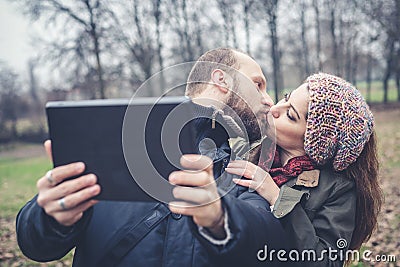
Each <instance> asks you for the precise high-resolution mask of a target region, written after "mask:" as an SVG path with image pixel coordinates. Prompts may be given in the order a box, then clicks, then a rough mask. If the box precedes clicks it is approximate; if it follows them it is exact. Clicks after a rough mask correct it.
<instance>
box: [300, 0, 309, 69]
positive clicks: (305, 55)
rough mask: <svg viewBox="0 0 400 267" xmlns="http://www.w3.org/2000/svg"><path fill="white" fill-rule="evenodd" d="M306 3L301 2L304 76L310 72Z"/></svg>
mask: <svg viewBox="0 0 400 267" xmlns="http://www.w3.org/2000/svg"><path fill="white" fill-rule="evenodd" d="M305 13H306V4H305V2H304V0H303V1H302V2H301V42H302V44H303V62H304V71H305V75H304V77H307V76H308V75H309V74H310V63H309V52H308V43H307V38H306V30H307V26H306V20H305Z"/></svg>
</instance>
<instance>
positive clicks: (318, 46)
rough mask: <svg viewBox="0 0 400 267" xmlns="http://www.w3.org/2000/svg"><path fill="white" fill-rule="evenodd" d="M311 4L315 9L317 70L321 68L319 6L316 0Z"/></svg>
mask: <svg viewBox="0 0 400 267" xmlns="http://www.w3.org/2000/svg"><path fill="white" fill-rule="evenodd" d="M313 6H314V11H315V20H316V24H315V28H316V31H315V32H316V39H317V40H316V41H317V62H318V71H322V70H323V65H322V60H321V26H320V23H321V21H320V17H319V6H318V0H313Z"/></svg>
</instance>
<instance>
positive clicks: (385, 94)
mask: <svg viewBox="0 0 400 267" xmlns="http://www.w3.org/2000/svg"><path fill="white" fill-rule="evenodd" d="M387 42H388V53H387V54H386V69H385V74H384V76H383V103H387V102H388V90H389V79H390V75H391V74H392V62H393V52H394V40H393V39H392V38H391V37H388V40H387Z"/></svg>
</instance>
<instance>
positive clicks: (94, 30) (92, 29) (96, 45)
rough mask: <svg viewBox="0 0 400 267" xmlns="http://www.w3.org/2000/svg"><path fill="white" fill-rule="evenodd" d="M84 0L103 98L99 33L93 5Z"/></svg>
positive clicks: (103, 96) (103, 86)
mask: <svg viewBox="0 0 400 267" xmlns="http://www.w3.org/2000/svg"><path fill="white" fill-rule="evenodd" d="M85 2H86V6H87V8H88V11H89V16H90V35H91V36H92V40H93V45H94V53H95V56H96V64H97V68H96V71H97V75H98V78H99V89H100V98H102V99H104V98H106V95H105V85H104V77H103V66H102V62H101V58H100V46H99V35H98V33H97V28H96V23H95V22H94V20H95V19H94V16H95V15H94V14H93V7H92V6H91V5H90V1H85Z"/></svg>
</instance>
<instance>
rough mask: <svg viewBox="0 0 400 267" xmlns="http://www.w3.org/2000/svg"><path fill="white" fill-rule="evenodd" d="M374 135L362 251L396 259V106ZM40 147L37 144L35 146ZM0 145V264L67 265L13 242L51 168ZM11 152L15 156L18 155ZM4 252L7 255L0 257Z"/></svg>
mask: <svg viewBox="0 0 400 267" xmlns="http://www.w3.org/2000/svg"><path fill="white" fill-rule="evenodd" d="M374 115H375V119H376V129H377V135H378V147H379V157H380V161H381V173H382V187H383V190H384V193H385V196H386V202H385V204H384V207H383V209H382V212H381V215H380V221H379V228H378V231H377V232H376V233H374V234H373V236H372V238H371V240H370V241H369V242H368V243H367V244H365V245H364V246H363V248H362V249H361V251H363V250H366V249H368V250H371V251H372V252H373V255H378V254H386V255H389V254H394V255H396V256H397V257H398V259H397V262H400V254H399V253H398V244H400V243H398V240H400V231H399V227H400V215H399V214H400V186H399V182H398V177H399V175H400V107H397V108H395V109H391V110H379V111H377V112H374ZM30 147H31V145H24V144H17V145H15V146H14V147H13V148H12V150H13V151H15V150H20V151H26V150H29V149H30ZM38 148H40V149H41V150H42V148H41V147H38ZM6 149H10V147H8V148H1V147H0V244H1V246H0V266H70V265H71V262H72V254H71V253H69V254H68V255H67V256H66V258H64V259H62V260H60V261H55V262H51V263H48V264H39V263H35V262H32V261H30V260H28V259H27V258H25V257H24V256H23V255H22V253H21V252H20V250H19V249H18V247H17V245H16V241H15V233H14V231H15V229H14V224H15V216H16V214H17V212H18V210H19V209H20V208H21V207H22V206H23V205H24V203H25V202H26V201H27V200H29V199H30V198H32V196H33V195H34V194H36V181H37V179H38V178H40V177H41V176H43V175H44V174H45V172H46V170H48V169H50V168H51V164H50V162H49V160H48V159H47V157H45V156H44V155H43V154H42V155H41V156H33V157H32V156H29V155H27V153H25V158H18V157H20V156H21V155H20V153H9V156H4V153H6V152H5V150H6ZM15 155H19V156H18V157H17V156H15ZM7 254H8V256H9V257H8V258H2V257H3V256H4V255H7ZM396 264H398V263H394V264H393V263H392V265H391V264H389V263H379V264H378V263H374V264H373V265H372V264H371V263H367V262H358V263H356V264H353V265H352V266H353V267H354V266H357V267H369V266H400V265H396Z"/></svg>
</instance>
